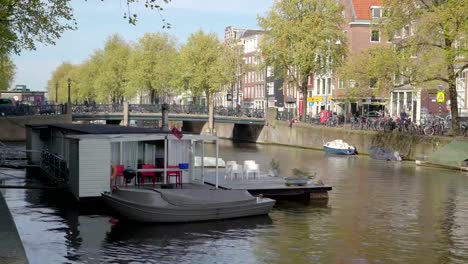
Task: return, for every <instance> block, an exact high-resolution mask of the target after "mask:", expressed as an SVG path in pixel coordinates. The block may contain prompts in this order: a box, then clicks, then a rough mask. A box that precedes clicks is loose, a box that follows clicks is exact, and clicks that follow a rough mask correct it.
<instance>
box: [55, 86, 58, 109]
mask: <svg viewBox="0 0 468 264" xmlns="http://www.w3.org/2000/svg"><path fill="white" fill-rule="evenodd" d="M55 104H58V81H57V82H55Z"/></svg>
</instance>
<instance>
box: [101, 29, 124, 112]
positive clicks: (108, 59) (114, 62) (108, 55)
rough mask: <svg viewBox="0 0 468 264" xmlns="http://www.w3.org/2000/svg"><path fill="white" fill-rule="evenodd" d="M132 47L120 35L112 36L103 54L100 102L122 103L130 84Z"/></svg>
mask: <svg viewBox="0 0 468 264" xmlns="http://www.w3.org/2000/svg"><path fill="white" fill-rule="evenodd" d="M130 52H131V49H130V45H129V44H128V43H127V42H125V40H124V39H123V38H122V37H121V36H119V35H118V34H114V35H112V36H110V37H109V38H108V39H107V41H106V43H105V45H104V51H103V54H102V65H101V67H100V69H99V75H98V76H97V79H96V83H97V85H98V86H99V87H101V89H98V90H97V91H96V97H97V99H98V101H109V100H110V101H112V102H113V103H116V102H121V101H122V100H123V96H124V93H125V88H126V85H127V82H128V70H127V69H128V68H127V67H128V59H129V57H130Z"/></svg>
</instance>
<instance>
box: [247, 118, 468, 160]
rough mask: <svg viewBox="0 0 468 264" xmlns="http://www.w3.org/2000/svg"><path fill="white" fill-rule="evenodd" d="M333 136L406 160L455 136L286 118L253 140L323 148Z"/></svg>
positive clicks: (426, 153)
mask: <svg viewBox="0 0 468 264" xmlns="http://www.w3.org/2000/svg"><path fill="white" fill-rule="evenodd" d="M335 139H342V140H344V141H345V142H347V143H349V144H350V145H353V146H355V147H356V148H357V149H358V151H359V154H368V149H369V147H371V146H380V147H387V148H390V149H393V150H396V151H398V152H399V153H400V154H401V155H402V156H403V158H404V159H406V160H416V159H418V158H422V157H428V156H430V155H431V154H433V153H434V152H436V151H437V150H439V149H440V148H442V147H444V146H446V145H448V144H449V143H451V142H452V141H454V138H449V137H429V136H417V135H406V134H402V133H398V132H396V131H395V132H394V133H378V132H375V131H363V130H351V129H344V128H331V127H325V126H313V125H309V124H303V123H300V122H296V123H294V124H293V125H292V126H290V125H289V123H288V122H285V121H278V120H270V121H269V123H268V124H267V126H265V127H264V129H262V131H261V132H260V133H259V135H258V138H257V139H256V141H255V142H257V143H264V144H280V145H288V146H295V147H302V148H312V149H320V150H322V149H323V144H324V143H325V142H328V141H332V140H335ZM467 151H468V149H467ZM467 155H468V153H467ZM467 158H468V157H467Z"/></svg>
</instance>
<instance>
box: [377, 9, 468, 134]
mask: <svg viewBox="0 0 468 264" xmlns="http://www.w3.org/2000/svg"><path fill="white" fill-rule="evenodd" d="M383 6H384V8H385V12H384V14H385V18H383V19H382V21H381V23H380V26H381V28H382V30H383V31H384V32H385V34H387V35H388V36H390V37H394V36H395V35H396V34H395V33H396V32H399V34H397V35H404V37H403V38H402V39H401V40H400V41H397V39H396V38H394V41H393V42H394V44H395V46H396V51H397V52H398V53H399V54H401V55H402V56H401V57H405V59H404V60H403V61H404V62H405V64H406V65H404V66H405V68H406V69H409V73H410V74H411V76H410V78H408V82H410V83H412V84H415V85H422V84H426V83H428V82H440V83H445V84H446V85H447V87H448V93H449V98H450V110H451V113H452V131H453V133H454V134H455V135H458V134H460V123H459V116H458V100H457V90H456V80H457V78H458V77H459V76H460V74H461V73H462V72H463V70H465V69H467V68H468V46H467V44H466V38H467V37H468V23H467V21H468V2H467V1H457V0H440V1H421V0H384V1H383ZM402 31H403V33H401V32H402Z"/></svg>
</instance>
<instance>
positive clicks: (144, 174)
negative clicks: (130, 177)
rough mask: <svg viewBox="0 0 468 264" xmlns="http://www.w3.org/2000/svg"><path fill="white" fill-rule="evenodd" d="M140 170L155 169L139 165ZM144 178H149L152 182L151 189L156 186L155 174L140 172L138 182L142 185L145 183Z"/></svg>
mask: <svg viewBox="0 0 468 264" xmlns="http://www.w3.org/2000/svg"><path fill="white" fill-rule="evenodd" d="M141 168H142V169H155V168H156V167H155V166H154V165H153V164H143V165H141ZM145 177H151V181H152V182H153V187H155V184H156V172H154V171H144V172H143V171H142V172H140V182H142V183H143V184H144V183H145Z"/></svg>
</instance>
